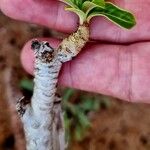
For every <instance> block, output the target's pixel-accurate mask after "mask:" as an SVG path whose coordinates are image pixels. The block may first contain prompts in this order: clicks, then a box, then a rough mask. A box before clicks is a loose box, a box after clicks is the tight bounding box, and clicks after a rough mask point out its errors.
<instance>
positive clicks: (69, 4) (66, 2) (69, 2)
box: [59, 0, 78, 8]
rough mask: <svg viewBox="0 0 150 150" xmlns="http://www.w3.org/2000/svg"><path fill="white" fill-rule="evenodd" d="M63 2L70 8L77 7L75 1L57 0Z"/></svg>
mask: <svg viewBox="0 0 150 150" xmlns="http://www.w3.org/2000/svg"><path fill="white" fill-rule="evenodd" d="M59 1H61V2H63V3H65V4H67V5H68V6H70V7H72V8H78V7H77V6H76V5H75V3H73V2H72V0H59Z"/></svg>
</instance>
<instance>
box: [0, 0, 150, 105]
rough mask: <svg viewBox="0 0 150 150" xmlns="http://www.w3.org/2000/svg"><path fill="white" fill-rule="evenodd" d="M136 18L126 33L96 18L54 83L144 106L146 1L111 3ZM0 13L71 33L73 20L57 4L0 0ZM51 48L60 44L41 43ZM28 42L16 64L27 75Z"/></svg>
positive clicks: (147, 95) (149, 58)
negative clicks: (81, 47)
mask: <svg viewBox="0 0 150 150" xmlns="http://www.w3.org/2000/svg"><path fill="white" fill-rule="evenodd" d="M115 2H116V3H117V4H118V5H120V6H122V7H123V8H125V9H127V10H131V11H132V12H133V13H134V15H135V16H136V20H137V25H136V26H135V27H134V28H133V29H132V30H129V31H128V30H125V29H121V28H119V27H117V26H116V25H114V24H112V23H111V22H109V21H107V20H105V19H104V18H102V17H97V18H94V19H93V20H92V22H91V26H90V29H91V30H90V32H91V39H92V40H97V43H95V44H87V46H86V47H85V48H84V50H83V51H82V52H81V54H79V55H78V57H76V58H75V59H74V60H72V61H71V62H68V63H66V64H64V66H63V69H62V72H61V74H60V78H59V82H60V83H61V84H63V85H66V86H69V87H74V88H78V89H82V90H87V91H93V92H98V93H103V94H106V95H111V96H115V97H118V98H121V99H125V100H129V101H132V102H147V103H150V92H149V91H150V90H149V89H150V41H149V40H150V34H149V30H150V22H149V20H150V11H149V3H150V0H147V1H144V0H132V2H130V1H125V0H122V1H120V0H115ZM0 8H1V10H2V11H3V12H4V13H5V14H6V15H8V16H10V17H12V18H14V19H18V20H23V21H27V22H32V23H37V24H41V25H45V26H48V27H50V28H53V29H56V30H59V31H61V32H73V31H75V29H76V27H77V20H78V18H77V16H76V15H74V14H72V13H71V12H68V11H64V5H63V4H62V3H60V2H58V1H57V0H55V1H54V0H43V1H41V0H27V1H22V0H1V1H0ZM47 40H48V41H49V42H50V43H51V45H52V46H54V47H57V45H58V43H59V42H60V41H58V40H56V39H47ZM30 45H31V43H30V42H28V43H27V44H26V45H25V47H24V48H23V51H22V54H21V60H22V64H23V66H24V68H25V69H26V70H27V71H28V72H29V73H33V60H34V57H33V52H32V51H31V49H30Z"/></svg>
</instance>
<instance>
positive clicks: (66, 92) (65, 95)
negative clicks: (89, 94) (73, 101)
mask: <svg viewBox="0 0 150 150" xmlns="http://www.w3.org/2000/svg"><path fill="white" fill-rule="evenodd" d="M74 93H75V90H74V89H71V88H67V89H65V90H64V92H63V100H64V101H69V99H70V98H71V96H73V94H74Z"/></svg>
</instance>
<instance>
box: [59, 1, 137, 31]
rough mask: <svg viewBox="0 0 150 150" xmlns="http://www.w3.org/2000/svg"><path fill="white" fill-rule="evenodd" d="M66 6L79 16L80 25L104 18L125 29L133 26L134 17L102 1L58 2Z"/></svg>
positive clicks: (134, 22)
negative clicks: (95, 18)
mask: <svg viewBox="0 0 150 150" xmlns="http://www.w3.org/2000/svg"><path fill="white" fill-rule="evenodd" d="M60 1H62V2H64V3H66V4H67V5H68V7H67V8H66V10H68V11H72V12H74V13H76V14H77V15H78V16H79V19H80V24H83V23H84V22H88V23H89V21H90V20H91V19H92V18H93V17H95V16H104V17H106V18H107V19H109V20H110V21H112V22H113V23H115V24H117V25H119V26H121V27H124V28H126V29H130V28H132V27H133V26H134V25H135V24H136V21H135V18H134V16H133V15H132V14H131V13H130V12H128V11H126V10H123V9H121V8H119V7H118V6H116V5H114V4H112V3H110V2H105V1H104V0H60Z"/></svg>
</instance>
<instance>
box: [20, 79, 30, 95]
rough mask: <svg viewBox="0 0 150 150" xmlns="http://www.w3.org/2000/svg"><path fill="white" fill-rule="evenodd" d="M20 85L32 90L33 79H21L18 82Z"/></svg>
mask: <svg viewBox="0 0 150 150" xmlns="http://www.w3.org/2000/svg"><path fill="white" fill-rule="evenodd" d="M20 87H21V88H23V89H25V90H28V91H31V92H32V91H33V81H32V80H29V79H22V80H21V82H20Z"/></svg>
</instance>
